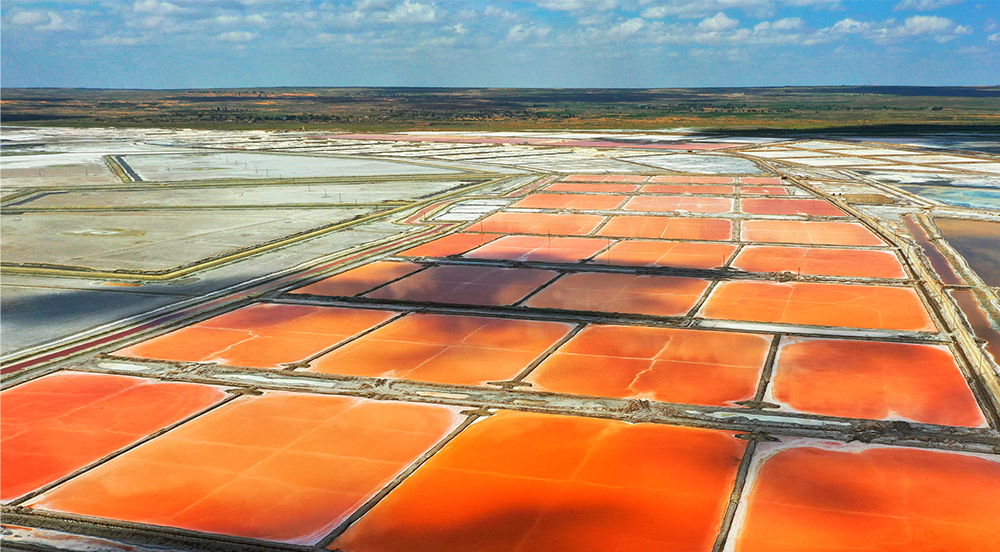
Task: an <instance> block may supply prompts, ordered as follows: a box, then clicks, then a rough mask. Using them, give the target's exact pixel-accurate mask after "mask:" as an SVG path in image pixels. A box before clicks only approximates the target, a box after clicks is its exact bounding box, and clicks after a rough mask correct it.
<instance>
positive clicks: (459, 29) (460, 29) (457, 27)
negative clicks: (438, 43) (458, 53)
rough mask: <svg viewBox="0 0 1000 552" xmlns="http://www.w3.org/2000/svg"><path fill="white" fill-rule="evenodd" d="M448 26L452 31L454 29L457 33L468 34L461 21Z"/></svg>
mask: <svg viewBox="0 0 1000 552" xmlns="http://www.w3.org/2000/svg"><path fill="white" fill-rule="evenodd" d="M448 28H449V29H451V30H453V31H455V34H457V35H466V34H469V29H468V28H466V26H465V25H462V24H461V23H459V24H457V25H452V26H451V27H448Z"/></svg>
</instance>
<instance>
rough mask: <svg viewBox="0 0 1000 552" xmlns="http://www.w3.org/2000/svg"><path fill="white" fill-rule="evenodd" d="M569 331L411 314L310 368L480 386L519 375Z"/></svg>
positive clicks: (539, 325)
mask: <svg viewBox="0 0 1000 552" xmlns="http://www.w3.org/2000/svg"><path fill="white" fill-rule="evenodd" d="M570 329H572V326H570V325H569V324H561V323H556V322H537V321H529V320H510V319H502V318H480V317H474V316H445V315H433V314H411V315H408V316H405V317H403V318H401V319H399V320H397V321H395V322H392V323H391V324H388V325H387V326H385V327H383V328H380V329H378V330H375V331H374V332H372V333H370V334H368V335H366V336H364V337H361V338H359V339H357V340H355V341H352V342H351V343H348V344H347V345H345V346H343V347H340V348H338V349H335V350H334V351H332V352H330V353H328V354H326V355H323V356H321V357H319V358H318V359H316V360H315V361H313V362H312V363H311V365H310V367H309V369H310V370H312V371H315V372H325V373H331V374H347V375H352V376H367V377H386V378H399V379H408V380H415V381H428V382H434V383H452V384H458V385H479V384H483V383H486V382H490V381H503V380H509V379H511V378H513V377H514V376H516V375H518V374H519V373H521V371H522V370H524V369H525V368H527V367H528V365H529V364H531V362H533V361H534V360H535V359H536V358H538V356H539V355H541V354H542V353H544V352H545V351H546V350H548V349H549V348H550V347H552V346H553V345H555V344H556V343H557V342H558V341H559V340H560V339H562V338H563V337H565V336H566V334H568V333H569V331H570Z"/></svg>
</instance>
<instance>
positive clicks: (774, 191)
mask: <svg viewBox="0 0 1000 552" xmlns="http://www.w3.org/2000/svg"><path fill="white" fill-rule="evenodd" d="M740 193H741V194H744V195H757V194H759V195H788V188H784V187H782V186H743V187H741V188H740Z"/></svg>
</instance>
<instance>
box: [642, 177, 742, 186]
mask: <svg viewBox="0 0 1000 552" xmlns="http://www.w3.org/2000/svg"><path fill="white" fill-rule="evenodd" d="M649 181H650V182H672V183H676V184H732V183H734V182H736V179H735V178H732V177H730V176H653V177H650V179H649Z"/></svg>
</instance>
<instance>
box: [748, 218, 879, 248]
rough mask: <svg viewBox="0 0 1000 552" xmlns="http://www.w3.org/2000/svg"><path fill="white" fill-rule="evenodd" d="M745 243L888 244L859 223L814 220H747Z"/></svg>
mask: <svg viewBox="0 0 1000 552" xmlns="http://www.w3.org/2000/svg"><path fill="white" fill-rule="evenodd" d="M742 234H743V240H744V241H749V242H771V243H802V244H822V245H885V242H883V241H882V240H881V239H880V238H879V237H878V236H876V235H875V234H873V233H872V231H871V230H869V229H868V228H866V227H865V226H864V225H863V224H860V223H857V222H826V221H812V220H805V221H800V220H747V221H744V222H743V225H742Z"/></svg>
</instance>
